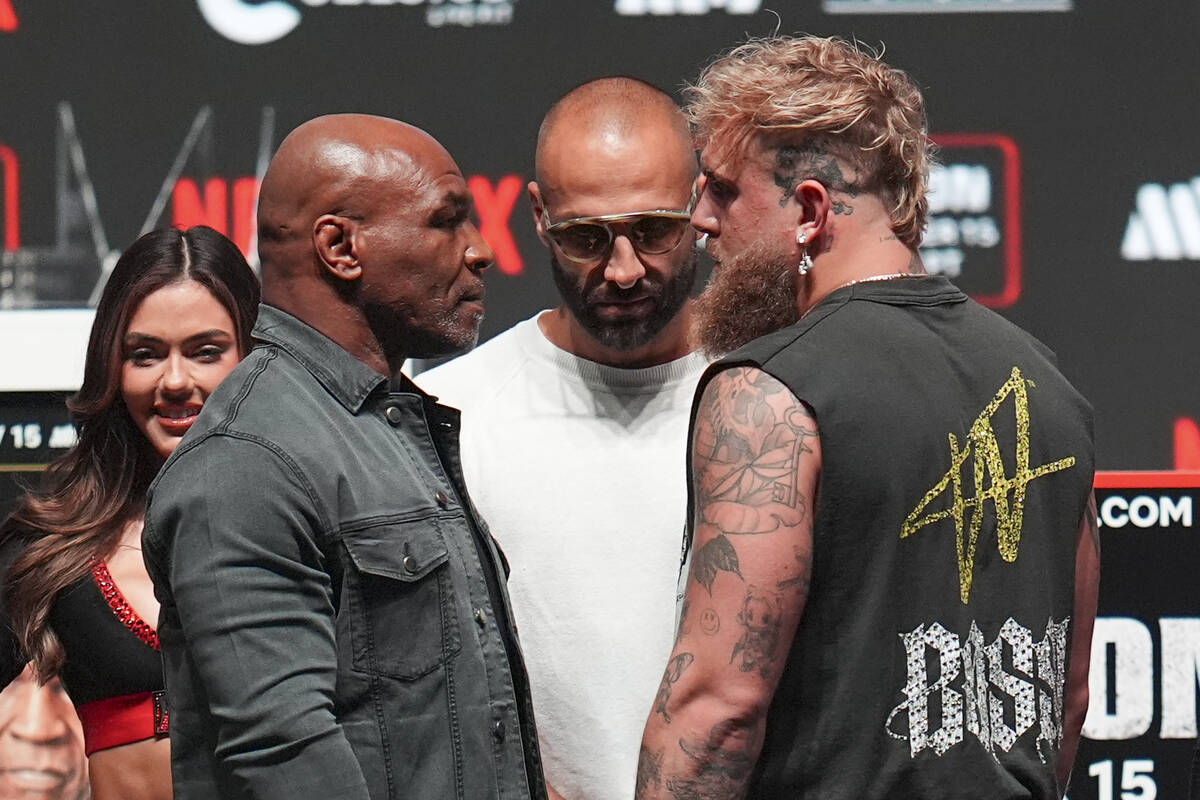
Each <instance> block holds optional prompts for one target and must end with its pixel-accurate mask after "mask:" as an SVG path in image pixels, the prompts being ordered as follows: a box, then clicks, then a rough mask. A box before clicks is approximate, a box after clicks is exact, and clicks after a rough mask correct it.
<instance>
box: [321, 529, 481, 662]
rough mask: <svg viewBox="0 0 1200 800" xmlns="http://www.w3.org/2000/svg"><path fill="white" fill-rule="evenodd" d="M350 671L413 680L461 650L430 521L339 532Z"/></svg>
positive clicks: (441, 545)
mask: <svg viewBox="0 0 1200 800" xmlns="http://www.w3.org/2000/svg"><path fill="white" fill-rule="evenodd" d="M342 542H343V544H344V545H345V546H346V551H347V552H348V553H349V556H350V559H349V564H348V569H347V570H346V573H347V574H346V581H347V583H349V584H350V587H349V588H350V594H349V599H350V605H351V608H350V638H351V650H352V654H353V659H352V663H353V666H354V669H356V670H359V671H361V672H367V673H371V674H378V675H387V676H390V677H393V678H401V679H405V680H413V679H415V678H419V677H421V676H423V675H426V674H428V673H430V672H433V671H434V670H436V669H438V668H439V667H441V666H442V665H443V664H445V663H446V662H447V661H449V660H451V659H452V658H454V656H455V655H457V653H458V652H459V650H461V649H462V637H461V633H460V631H459V625H458V612H457V607H456V602H455V596H454V591H453V585H452V583H453V582H452V580H451V575H450V563H449V553H448V551H447V549H446V543H445V541H444V540H443V539H442V536H441V534H440V532H439V531H438V529H437V527H436V526H435V523H434V522H433V520H428V519H426V520H419V521H416V522H407V523H393V524H388V525H379V526H375V527H372V528H367V529H364V530H357V531H347V532H344V533H343V534H342Z"/></svg>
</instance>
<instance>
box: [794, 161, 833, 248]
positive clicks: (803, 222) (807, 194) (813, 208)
mask: <svg viewBox="0 0 1200 800" xmlns="http://www.w3.org/2000/svg"><path fill="white" fill-rule="evenodd" d="M793 197H794V198H795V200H796V206H797V207H798V210H799V211H800V214H799V216H798V217H797V218H796V235H797V236H800V235H801V234H803V235H804V238H805V239H806V240H807V241H808V243H809V246H810V247H811V246H813V244H814V243H815V242H816V241H817V238H818V237H820V235H821V234H822V233H824V231H825V228H826V226H827V225H828V223H829V210H830V208H831V206H832V202H831V201H830V199H829V190H828V189H826V188H825V184H823V183H821V182H820V181H817V180H813V179H812V178H809V179H808V180H805V181H801V183H800V185H799V186H797V187H796V191H795V194H794V195H793ZM817 252H819V251H814V252H813V255H814V256H815V255H816V254H817Z"/></svg>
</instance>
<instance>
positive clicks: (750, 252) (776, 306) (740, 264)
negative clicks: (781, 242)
mask: <svg viewBox="0 0 1200 800" xmlns="http://www.w3.org/2000/svg"><path fill="white" fill-rule="evenodd" d="M799 280H800V277H799V274H798V273H797V271H796V266H795V264H793V263H792V259H791V258H789V257H787V256H785V255H783V254H782V253H780V252H778V250H777V249H772V248H770V247H768V246H767V245H765V244H763V243H758V244H754V245H751V246H750V247H748V248H747V249H746V250H744V251H742V252H741V253H739V254H738V255H737V256H735V257H733V258H730V259H729V260H728V261H723V262H721V263H720V264H718V265H717V266H716V267H715V268H714V270H713V274H712V277H711V278H709V280H708V285H707V286H705V287H704V292H703V293H701V295H700V296H699V297H698V298H696V300H695V303H694V304H693V306H692V314H693V316H692V320H693V322H692V342H693V344H694V345H695V346H696V347H698V348H699V349H700V350H702V351H704V353H705V354H707V355H708V356H709V357H711V358H714V359H716V358H720V357H721V356H724V355H728V354H729V353H732V352H733V351H734V350H737V349H738V348H739V347H741V346H742V345H744V344H746V343H748V342H751V341H753V340H755V339H757V338H759V337H760V336H765V335H767V334H768V333H772V332H774V331H777V330H779V329H780V328H786V327H787V326H788V325H792V324H794V323H795V322H796V321H798V320H799V319H800V309H799V308H798V307H797V303H796V295H797V291H798V289H799Z"/></svg>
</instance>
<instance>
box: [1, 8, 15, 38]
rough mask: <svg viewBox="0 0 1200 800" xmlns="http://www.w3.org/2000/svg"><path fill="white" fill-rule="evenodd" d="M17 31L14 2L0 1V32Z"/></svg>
mask: <svg viewBox="0 0 1200 800" xmlns="http://www.w3.org/2000/svg"><path fill="white" fill-rule="evenodd" d="M16 29H17V12H16V11H14V10H13V7H12V0H0V31H4V32H5V33H12V32H14V31H15V30H16Z"/></svg>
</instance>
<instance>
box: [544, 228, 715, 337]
mask: <svg viewBox="0 0 1200 800" xmlns="http://www.w3.org/2000/svg"><path fill="white" fill-rule="evenodd" d="M680 246H681V247H686V253H685V254H684V256H683V258H682V259H681V261H680V263H678V264H677V265H673V266H674V267H675V269H674V272H673V273H672V274H670V275H668V276H667V277H665V278H660V277H658V275H661V274H662V273H652V272H650V271H647V273H646V275H645V276H643V277H642V279H641V280H639V281H638V282H637V283H635V284H634V285H633V287H631V288H629V289H622V288H620V287H618V286H617V285H616V284H612V283H609V282H608V281H606V280H604V278H603V270H590V271H589V272H588V273H587V274H586V275H585V276H584V277H583V278H582V280H581V279H577V278H576V277H575V276H574V275H572V273H571V272H569V271H568V270H567V269H565V268H564V267H563V265H562V264H561V263H560V262H559V260H558V259H557V258H556V257H555V256H553V255H551V256H550V272H551V274H552V275H553V276H554V285H555V286H556V287H558V293H559V295H560V296H561V297H562V299H563V305H565V306H566V307H567V310H569V311H570V312H571V315H572V316H573V317H575V319H576V320H578V321H579V324H580V325H582V326H583V329H584V330H585V331H587V332H588V334H589V335H590V336H591V337H592V338H593V339H595V340H596V341H597V342H599V343H600V344H602V345H603V346H605V347H607V348H609V349H611V350H616V351H619V352H622V353H624V352H629V351H630V350H636V349H638V348H639V347H644V346H645V345H648V344H650V342H652V341H654V338H655V337H656V336H658V334H660V333H661V332H662V330H663V328H665V327H667V324H668V323H669V322H670V321H671V320H673V319H675V316H676V315H677V314H678V313H679V311H680V309H682V308H683V305H684V303H686V302H687V299H688V295H689V294H690V293H691V291H692V285H693V284H694V283H695V282H696V250H695V248H693V247H690V246H687V245H686V243H684V244H681V245H680ZM592 275H595V276H596V277H595V278H594V279H592V280H589V277H591V276H592ZM633 297H646V298H648V299H650V300H652V301H653V305H652V306H651V307H650V309H649V310H647V311H646V313H644V314H642V315H641V316H638V317H634V318H631V319H622V320H608V319H603V318H602V317H601V316H600V315H599V314H597V313H596V306H597V305H600V304H602V303H609V302H614V301H620V300H623V299H626V298H633Z"/></svg>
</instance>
